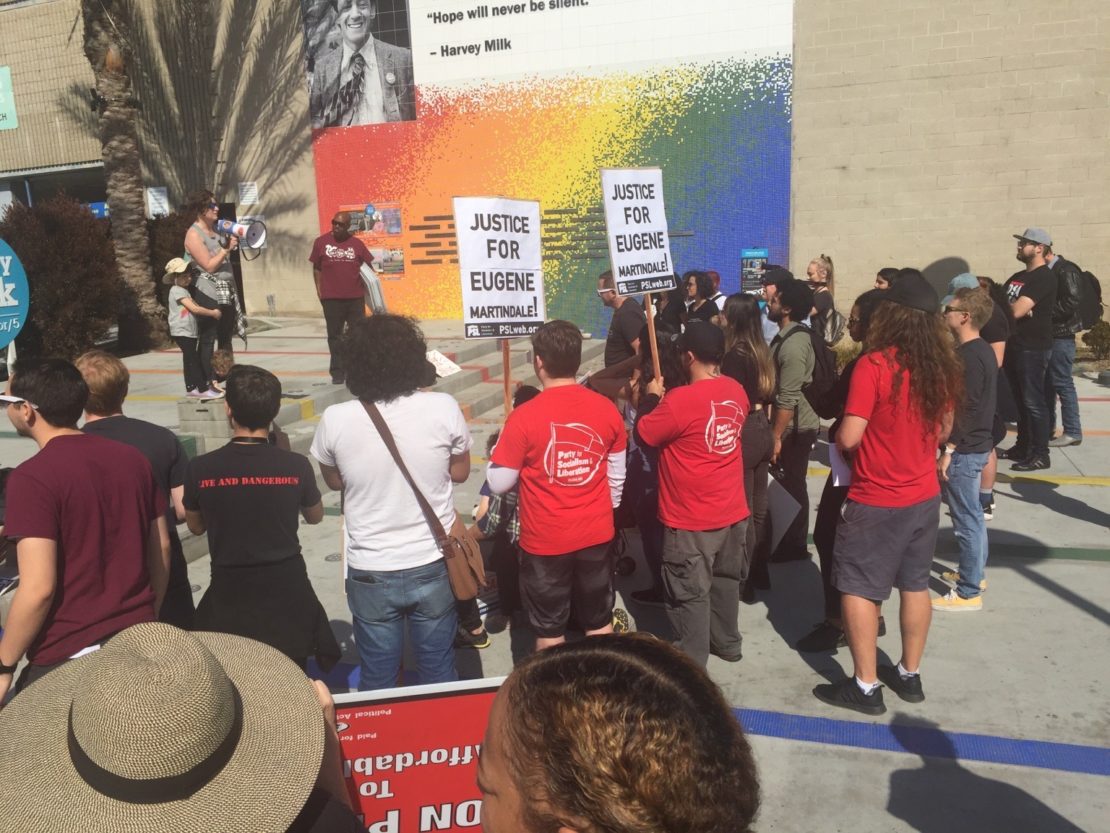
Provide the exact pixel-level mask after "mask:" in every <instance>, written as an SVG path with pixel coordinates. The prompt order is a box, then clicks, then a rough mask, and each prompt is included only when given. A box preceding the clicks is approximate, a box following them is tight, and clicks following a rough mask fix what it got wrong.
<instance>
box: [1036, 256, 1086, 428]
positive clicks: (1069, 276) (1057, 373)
mask: <svg viewBox="0 0 1110 833" xmlns="http://www.w3.org/2000/svg"><path fill="white" fill-rule="evenodd" d="M1045 263H1047V264H1048V268H1049V269H1051V270H1052V271H1053V272H1055V273H1056V277H1057V281H1058V287H1057V291H1056V303H1055V304H1054V305H1053V307H1052V353H1051V354H1050V355H1049V357H1048V375H1047V378H1046V379H1045V395H1046V397H1047V399H1046V403H1045V404H1046V405H1047V406H1048V433H1049V436H1052V435H1053V434H1054V433H1056V400H1057V399H1059V400H1060V421H1061V423H1062V424H1063V428H1064V430H1063V433H1062V434H1060V436H1059V437H1054V438H1053V439H1051V440H1049V441H1048V446H1049V448H1067V447H1068V446H1073V445H1079V444H1080V443H1082V442H1083V424H1082V422H1081V421H1080V419H1079V396H1078V395H1077V394H1076V392H1075V380H1074V379H1073V378H1072V367H1073V366H1074V364H1075V334H1076V333H1078V332H1079V331H1080V330H1082V329H1083V320H1082V318H1081V316H1080V314H1079V305H1080V302H1081V300H1082V294H1083V270H1082V269H1080V268H1079V267H1078V266H1076V265H1075V264H1074V263H1072V262H1071V261H1070V260H1064V258H1062V257H1060V256H1059V255H1057V254H1056V253H1055V252H1054V251H1052V247H1051V246H1049V247H1048V248H1046V249H1045Z"/></svg>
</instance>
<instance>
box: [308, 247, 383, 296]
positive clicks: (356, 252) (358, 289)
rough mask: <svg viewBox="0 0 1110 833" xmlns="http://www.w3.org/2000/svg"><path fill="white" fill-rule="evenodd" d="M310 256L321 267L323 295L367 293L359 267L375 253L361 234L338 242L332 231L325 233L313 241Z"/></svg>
mask: <svg viewBox="0 0 1110 833" xmlns="http://www.w3.org/2000/svg"><path fill="white" fill-rule="evenodd" d="M308 259H309V260H310V261H312V265H313V266H315V267H316V268H317V269H319V270H320V298H321V299H323V300H326V299H339V298H361V297H362V296H363V295H364V294H365V289H364V288H363V285H362V278H361V277H360V276H359V273H358V270H359V269H360V268H361V266H362V264H363V263H365V264H366V265H367V266H369V265H370V263H371V262H372V261H373V260H374V256H373V255H371V254H370V250H369V249H367V248H366V246H365V244H363V242H362V241H361V240H359V239H358V238H357V237H354V236H351V237H348V238H347V239H346V240H344V241H343V242H342V243H337V242H336V240H335V235H334V234H332V233H331V232H328V233H327V234H322V235H320V236H319V237H317V238H316V242H315V243H313V244H312V254H310V255H309V256H308Z"/></svg>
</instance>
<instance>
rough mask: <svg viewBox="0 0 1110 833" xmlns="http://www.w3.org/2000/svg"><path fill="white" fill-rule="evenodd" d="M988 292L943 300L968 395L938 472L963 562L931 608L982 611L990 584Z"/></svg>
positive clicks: (994, 371) (992, 388)
mask: <svg viewBox="0 0 1110 833" xmlns="http://www.w3.org/2000/svg"><path fill="white" fill-rule="evenodd" d="M991 308H992V304H991V299H990V296H989V295H988V294H987V293H986V292H984V291H983V290H982V289H979V287H978V286H976V287H975V288H974V289H969V288H963V289H958V290H956V294H955V295H954V296H952V297H950V298H945V299H944V320H945V323H946V324H947V325H948V327H949V329H951V330H952V332H953V333H954V334H955V336H956V341H957V342H958V343H959V347H958V348H957V350H956V352H957V354H958V355H959V357H960V361H961V362H962V363H963V369H964V399H963V402H962V403H961V405H960V407H959V408H957V410H956V419H955V423H954V425H953V427H952V433H951V434H950V435H949V437H948V441H947V442H946V443H945V445H944V448H943V449H942V451H941V456H940V459H939V460H938V461H937V473H938V474H939V475H940V479H941V481H942V482H943V483H944V484H945V490H944V494H945V499H946V500H947V502H948V511H949V513H950V514H951V515H952V529H953V532H954V533H955V535H956V543H957V544H958V545H959V548H960V566H959V570H958V571H957V572H955V573H951V572H946V573H944V574H943V575H942V578H944V579H945V580H948V581H952V582H953V583H954V584H955V588H954V589H953V590H950V591H948V593H947V594H946V595H944V596H941V597H940V598H937V599H933V610H940V611H954V612H955V611H971V610H982V608H983V600H982V597H981V596H980V593H981V591H982V589H983V588H985V587H986V579H985V578H984V570H985V568H986V564H987V552H988V549H987V522H986V519H985V518H984V517H983V507H982V505H981V504H980V502H979V487H980V483H981V480H982V473H983V468H984V467H985V466H986V464H987V459H988V458H989V456H990V452H991V450H992V449H993V448H994V443H993V439H992V430H993V427H994V426H993V424H994V414H995V395H996V391H997V389H996V380H997V378H998V366H997V364H996V362H995V357H994V351H993V350H991V348H990V345H988V344H987V342H986V341H984V340H983V339H982V338H981V337H980V335H979V332H980V330H981V329H982V327H983V326H984V325H985V324H986V323H987V322H988V321H989V320H990V316H991Z"/></svg>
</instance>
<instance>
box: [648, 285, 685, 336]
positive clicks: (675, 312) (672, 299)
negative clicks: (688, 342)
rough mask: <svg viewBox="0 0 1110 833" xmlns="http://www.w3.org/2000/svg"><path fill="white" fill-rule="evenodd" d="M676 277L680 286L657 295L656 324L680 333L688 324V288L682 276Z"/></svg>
mask: <svg viewBox="0 0 1110 833" xmlns="http://www.w3.org/2000/svg"><path fill="white" fill-rule="evenodd" d="M674 278H675V281H676V282H677V284H678V286H676V287H675V288H674V289H670V290H668V291H666V292H660V293H658V294H657V295H656V296H655V298H656V312H655V326H656V327H657V328H658V327H670V328H671V329H672V330H673V331H674V332H676V333H679V332H682V328H683V326H684V325H685V324H686V289H685V287H684V286H683V283H682V278H681V277H679V276H678V275H677V274H676V275H675V276H674Z"/></svg>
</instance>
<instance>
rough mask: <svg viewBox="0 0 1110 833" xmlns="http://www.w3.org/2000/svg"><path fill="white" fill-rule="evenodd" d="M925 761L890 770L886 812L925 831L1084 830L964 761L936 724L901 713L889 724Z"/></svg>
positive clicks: (1015, 832) (1056, 832)
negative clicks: (968, 765)
mask: <svg viewBox="0 0 1110 833" xmlns="http://www.w3.org/2000/svg"><path fill="white" fill-rule="evenodd" d="M890 729H891V731H892V732H893V733H894V736H895V738H896V739H897V740H898V742H899V743H900V744H901V745H902V747H903V748H904V749H905V750H906V751H907V752H910V753H912V754H914V755H920V756H921V762H922V766H921V767H919V768H917V769H900V770H898V771H896V772H893V773H891V776H890V795H889V798H888V800H887V811H888V812H889V813H890V815H892V816H894V817H895V818H897V819H901V820H902V821H904V822H905V823H906V824H908V825H909V826H910V827H911V828H913V829H914V830H918V831H921V833H981V831H988V830H990V831H1006V833H1047V831H1052V833H1073V831H1074V832H1075V833H1082V831H1081V828H1079V827H1076V826H1075V825H1074V824H1072V823H1071V822H1070V821H1068V820H1067V819H1066V818H1064V817H1063V816H1061V815H1060V814H1059V813H1057V812H1056V811H1055V810H1053V809H1052V808H1051V807H1049V806H1048V805H1046V804H1044V803H1043V802H1042V801H1040V800H1039V799H1037V798H1034V797H1033V796H1031V795H1030V794H1029V793H1027V792H1025V791H1024V790H1022V789H1019V788H1018V787H1015V786H1012V785H1011V784H1006V783H1003V782H1002V781H996V780H995V779H993V778H986V777H984V776H982V775H978V774H976V773H974V772H972V771H970V770H968V769H965V768H964V767H963V766H961V765H960V762H959V761H958V760H956V749H955V745H954V744H953V743H952V741H951V739H950V738H949V737H948V735H947V734H945V732H944V731H942V730H941V729H940V727H939V726H937V724H935V723H933V722H931V721H928V720H924V719H921V718H914V717H907V716H905V715H897V716H896V717H895V719H894V722H893V723H892V724H891V726H890Z"/></svg>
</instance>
